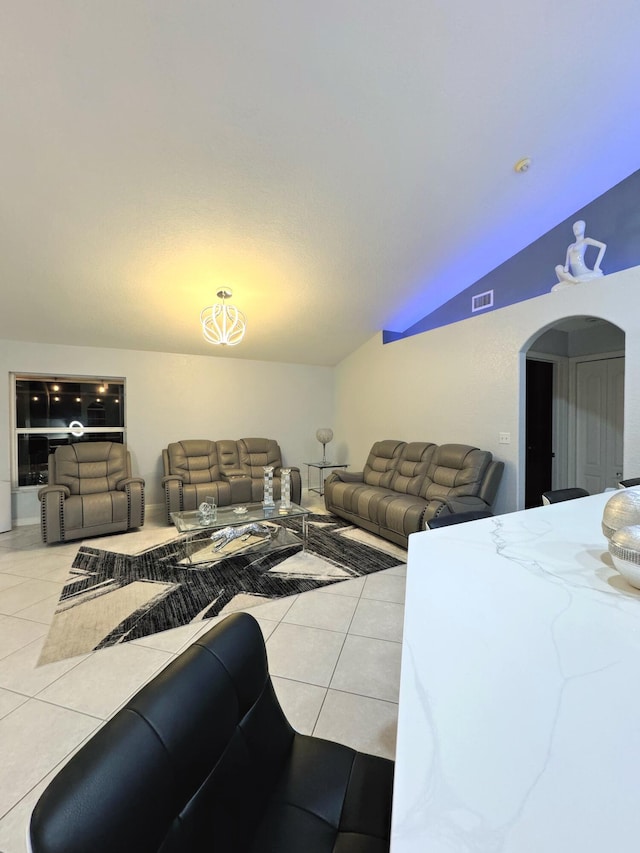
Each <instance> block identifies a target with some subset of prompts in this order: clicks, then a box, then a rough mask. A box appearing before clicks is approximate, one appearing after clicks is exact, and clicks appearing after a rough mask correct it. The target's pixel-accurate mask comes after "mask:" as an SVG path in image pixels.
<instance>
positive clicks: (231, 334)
mask: <svg viewBox="0 0 640 853" xmlns="http://www.w3.org/2000/svg"><path fill="white" fill-rule="evenodd" d="M216 295H217V296H218V298H219V299H221V300H222V302H220V304H219V305H209V307H208V308H203V309H202V312H201V313H200V322H201V323H202V334H203V335H204V338H205V340H207V341H209V343H210V344H219V345H221V346H229V347H234V346H235V345H236V344H239V343H240V341H241V340H242V339H243V338H244V333H245V329H246V326H247V320H246V317H245V316H244V314H243V313H242V311H238V309H237V308H236V306H235V305H226V304H225V299H230V298H231V296H232V295H233V294H232V292H231V290H229V289H228V288H226V287H225V288H223V289H222V290H219V291H218V293H217V294H216Z"/></svg>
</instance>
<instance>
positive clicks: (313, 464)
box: [304, 462, 349, 495]
mask: <svg viewBox="0 0 640 853" xmlns="http://www.w3.org/2000/svg"><path fill="white" fill-rule="evenodd" d="M304 464H305V465H306V466H307V488H308V489H309V491H310V492H317V493H318V494H319V495H324V471H325V468H348V467H349V466H348V465H344V464H343V465H336V464H335V463H334V462H305V463H304ZM312 468H317V469H318V477H319V482H318V486H319V488H317V489H313V488H312V487H311V469H312Z"/></svg>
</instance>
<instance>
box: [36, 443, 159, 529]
mask: <svg viewBox="0 0 640 853" xmlns="http://www.w3.org/2000/svg"><path fill="white" fill-rule="evenodd" d="M38 498H39V499H40V525H41V530H42V540H43V542H46V543H47V544H50V543H52V542H67V541H69V540H72V539H84V538H86V537H88V536H102V535H103V534H105V533H118V532H120V533H121V532H123V531H125V530H130V529H131V528H134V527H142V525H143V524H144V480H143V479H142V478H141V477H132V476H131V455H130V454H129V451H128V450H127V448H126V445H124V444H117V443H115V442H112V441H86V442H80V443H78V444H65V445H62V446H61V447H57V448H56V450H55V452H54V453H52V454H50V455H49V485H47V486H45V487H44V488H42V489H40V490H39V492H38Z"/></svg>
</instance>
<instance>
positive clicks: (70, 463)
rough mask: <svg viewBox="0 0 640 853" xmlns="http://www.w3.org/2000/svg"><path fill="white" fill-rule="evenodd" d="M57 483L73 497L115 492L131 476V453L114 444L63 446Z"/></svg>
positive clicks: (57, 455)
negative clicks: (129, 466) (128, 460)
mask: <svg viewBox="0 0 640 853" xmlns="http://www.w3.org/2000/svg"><path fill="white" fill-rule="evenodd" d="M55 466H56V468H55V483H56V485H59V486H66V487H67V488H68V489H69V491H70V492H71V494H72V495H92V494H97V493H98V492H110V491H114V490H115V488H116V485H117V483H119V482H120V480H124V479H125V478H126V477H128V476H129V470H128V468H127V451H126V449H125V447H124V445H123V444H115V443H114V442H111V441H87V442H80V443H78V444H68V445H62V446H61V447H58V448H57V449H56V453H55Z"/></svg>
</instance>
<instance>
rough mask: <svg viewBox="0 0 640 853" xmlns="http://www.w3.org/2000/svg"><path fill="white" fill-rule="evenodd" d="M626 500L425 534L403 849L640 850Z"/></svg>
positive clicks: (412, 629) (410, 657) (404, 713)
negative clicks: (614, 542)
mask: <svg viewBox="0 0 640 853" xmlns="http://www.w3.org/2000/svg"><path fill="white" fill-rule="evenodd" d="M611 495H612V493H611V492H609V493H605V494H602V495H594V496H592V497H588V498H581V499H579V500H574V501H569V502H565V503H561V504H554V505H552V506H549V507H540V508H539V509H533V510H527V511H524V512H516V513H512V514H509V515H502V516H496V517H495V518H489V519H482V520H480V521H475V522H470V523H468V524H464V525H457V526H455V527H448V528H442V529H440V530H433V531H428V532H425V533H419V534H415V535H414V536H411V537H410V540H409V561H408V566H409V567H408V575H407V594H406V605H405V626H404V639H403V653H402V675H401V684H400V705H399V719H398V745H397V755H396V782H395V788H394V802H393V823H392V844H391V850H392V853H489V852H490V853H494V851H508V853H554V851H558V853H560V851H562V853H572V851H576V853H577V851H579V853H591V851H593V852H594V853H595V851H598V853H603V851H606V853H613V851H615V853H624V851H637V850H638V849H640V804H639V802H638V801H639V798H640V784H639V781H640V591H639V590H634V588H633V587H631V586H629V585H628V584H627V582H626V581H625V580H624V579H623V578H622V577H621V575H619V574H618V572H616V570H615V569H614V568H613V563H612V562H611V559H610V557H609V554H608V551H607V543H606V539H605V537H604V536H603V534H602V531H601V526H600V522H601V519H602V512H603V509H604V506H605V504H606V502H607V500H608V499H609V498H610V497H611Z"/></svg>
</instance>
